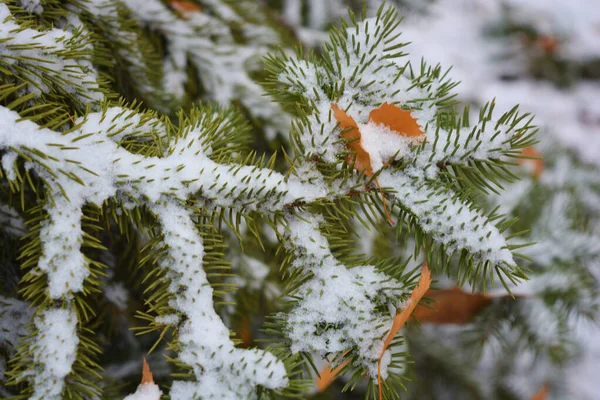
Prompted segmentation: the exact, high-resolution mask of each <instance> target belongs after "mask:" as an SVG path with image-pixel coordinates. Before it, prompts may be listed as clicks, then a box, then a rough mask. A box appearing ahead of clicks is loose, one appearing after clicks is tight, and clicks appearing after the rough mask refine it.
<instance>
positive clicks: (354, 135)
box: [331, 103, 373, 176]
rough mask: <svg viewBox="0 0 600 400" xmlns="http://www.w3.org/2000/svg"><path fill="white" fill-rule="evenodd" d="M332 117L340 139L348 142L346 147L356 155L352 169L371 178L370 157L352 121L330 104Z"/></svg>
mask: <svg viewBox="0 0 600 400" xmlns="http://www.w3.org/2000/svg"><path fill="white" fill-rule="evenodd" d="M331 109H332V110H333V116H334V117H335V119H337V121H338V122H339V127H340V129H342V131H343V132H342V138H344V139H346V140H349V142H348V144H347V146H348V149H350V151H353V152H355V153H356V160H355V162H354V168H356V169H357V170H359V171H361V170H364V173H365V175H367V176H373V167H371V156H370V155H369V153H367V151H366V150H365V148H364V147H363V146H362V143H361V138H362V136H361V133H360V130H359V129H358V125H357V124H356V122H355V121H354V119H353V118H352V117H351V116H349V115H348V114H346V112H345V111H344V110H342V109H341V108H339V107H338V106H337V104H334V103H331Z"/></svg>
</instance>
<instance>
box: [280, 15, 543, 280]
mask: <svg viewBox="0 0 600 400" xmlns="http://www.w3.org/2000/svg"><path fill="white" fill-rule="evenodd" d="M398 23H399V20H398V18H397V15H396V13H395V12H394V11H393V10H391V9H390V10H388V11H386V12H383V11H380V12H379V13H378V15H377V17H376V18H371V19H368V20H365V21H363V22H356V21H353V26H350V27H347V26H346V25H345V26H344V28H345V29H339V30H334V31H333V33H332V34H331V39H330V42H329V43H328V44H327V45H326V46H325V49H326V50H325V51H324V55H323V56H322V57H321V58H319V57H318V56H311V57H302V55H299V56H297V57H295V58H292V57H288V56H286V55H284V54H281V55H280V56H279V57H272V58H271V59H270V60H269V65H270V68H271V71H272V74H273V86H272V89H271V92H272V94H273V95H274V96H275V97H278V98H281V99H282V100H284V101H287V102H290V99H293V100H294V104H295V105H296V107H297V108H298V111H299V112H300V113H305V114H308V115H307V116H306V117H303V118H302V119H300V120H299V121H297V122H296V124H295V128H294V131H293V135H294V139H295V142H294V143H295V144H296V148H297V153H298V154H299V155H300V156H301V157H306V159H312V158H314V157H318V158H319V159H320V160H321V161H322V162H324V163H328V164H336V167H335V168H331V169H330V170H331V171H334V172H333V173H334V174H337V170H339V164H343V163H349V162H350V163H352V164H353V167H354V169H356V170H358V171H359V172H361V171H362V172H363V173H364V175H366V176H367V177H374V179H375V182H377V183H378V184H380V185H381V187H383V188H389V189H390V190H391V191H392V192H393V196H392V197H393V198H394V201H396V204H397V205H398V206H399V207H400V209H401V210H402V211H403V212H401V213H400V215H401V216H402V215H405V213H408V214H410V215H412V216H413V217H415V218H411V219H410V221H411V222H412V223H415V224H416V225H418V226H419V227H420V228H421V229H422V230H423V231H424V232H426V233H427V234H429V235H431V237H433V239H434V240H435V241H436V242H437V243H438V244H440V245H441V248H442V249H443V250H444V251H445V253H446V254H447V255H448V256H451V255H453V254H455V253H458V254H461V255H462V256H464V257H466V260H467V261H469V266H468V267H467V270H466V271H465V274H466V275H468V276H473V275H472V272H473V269H475V268H479V267H483V268H484V269H487V268H494V269H495V270H496V272H497V273H498V275H499V276H500V277H501V279H502V278H503V277H507V278H509V279H510V280H512V279H515V278H518V277H521V276H522V273H521V272H520V271H519V270H518V268H517V267H516V265H515V263H514V261H513V256H512V253H511V249H512V248H516V245H515V246H511V245H508V244H507V242H506V240H505V238H504V237H503V236H502V234H501V232H500V229H499V228H498V227H496V226H495V225H494V224H492V223H491V222H490V221H489V220H488V218H487V217H485V216H483V215H482V212H481V211H479V210H478V208H477V207H476V205H475V204H474V203H472V202H471V201H468V200H466V199H467V198H468V192H469V190H470V189H472V188H477V189H482V190H485V188H489V187H491V185H490V183H489V182H492V183H497V181H496V180H495V177H501V178H504V177H507V176H510V173H508V172H507V170H506V168H505V164H508V161H507V159H508V157H515V156H517V155H518V154H519V153H520V152H521V149H522V148H523V147H525V146H527V145H529V144H531V142H532V135H533V134H534V133H535V127H533V126H531V125H530V123H531V119H530V118H528V115H527V114H525V115H519V114H518V113H517V108H516V107H515V108H514V109H512V110H510V111H508V112H506V113H505V114H503V115H502V116H501V117H500V118H499V119H498V120H494V119H493V115H492V111H493V104H492V105H491V106H490V105H486V106H485V107H483V108H482V109H481V111H480V120H479V122H478V123H477V124H475V125H474V126H470V124H469V121H468V115H465V117H464V118H463V119H458V118H456V117H455V116H454V115H451V114H450V113H449V112H448V111H447V110H444V109H443V107H444V105H448V104H449V103H446V100H445V99H447V98H451V97H452V95H451V93H450V90H451V89H452V88H453V87H454V85H455V84H454V83H453V82H451V81H449V80H446V79H445V76H444V74H443V73H442V71H441V68H440V67H436V68H431V67H427V66H426V65H425V64H422V66H421V68H420V72H419V71H417V73H416V72H415V71H414V70H413V68H412V66H410V64H407V65H406V66H402V67H401V66H399V63H398V62H397V60H396V62H393V60H394V59H398V58H400V57H401V56H402V54H401V51H400V50H401V48H402V47H403V44H402V43H398V42H397V40H396V36H397V35H395V34H394V32H397V31H396V29H395V28H396V27H397V25H398ZM400 121H401V122H400ZM351 152H353V153H356V157H355V158H352V155H351V156H350V158H349V156H348V153H351ZM448 165H451V166H454V167H457V168H461V167H462V168H463V169H462V171H460V172H462V174H463V175H464V176H466V177H467V178H468V182H466V183H469V184H470V186H471V187H469V189H468V190H465V191H464V192H456V188H457V187H459V186H461V185H465V184H466V183H463V182H462V181H461V183H460V184H459V185H457V182H456V181H457V180H458V179H459V177H458V176H457V175H458V174H457V173H446V172H447V171H446V167H447V166H448ZM442 172H444V174H443V175H444V176H443V177H440V175H442ZM461 180H466V179H462V178H461ZM502 223H503V222H502ZM502 223H501V224H502ZM499 225H500V224H499ZM463 252H466V253H464V254H463ZM478 270H479V269H478ZM475 275H478V274H475Z"/></svg>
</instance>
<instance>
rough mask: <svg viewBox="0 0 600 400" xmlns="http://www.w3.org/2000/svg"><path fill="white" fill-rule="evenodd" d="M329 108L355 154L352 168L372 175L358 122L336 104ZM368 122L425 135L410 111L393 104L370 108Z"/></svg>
mask: <svg viewBox="0 0 600 400" xmlns="http://www.w3.org/2000/svg"><path fill="white" fill-rule="evenodd" d="M331 109H332V110H333V116H334V118H335V119H336V120H337V121H338V124H339V125H338V126H339V128H340V129H341V130H342V134H341V136H342V138H343V139H345V140H347V141H348V143H347V146H348V149H349V150H350V151H352V152H354V153H355V154H356V159H355V160H354V168H355V169H356V170H358V171H362V172H363V173H364V174H365V175H366V176H369V177H371V176H373V175H374V171H373V166H372V164H371V154H369V152H368V151H367V150H365V148H364V146H363V144H362V134H361V132H360V128H359V127H358V124H357V123H356V121H355V120H354V119H353V118H352V117H351V116H349V115H348V114H347V113H346V112H345V111H344V110H342V109H341V108H339V107H338V105H337V104H335V103H331ZM369 122H371V123H374V124H378V125H384V126H386V127H387V128H388V129H390V130H391V131H392V132H395V133H397V134H398V135H400V136H404V137H411V138H424V137H425V133H424V132H423V130H421V127H420V126H419V124H418V123H417V120H416V119H415V118H414V117H413V116H412V115H411V112H410V111H407V110H403V109H401V108H400V107H398V106H396V105H394V104H389V103H383V104H382V105H381V106H380V107H379V108H376V109H374V110H372V111H371V112H370V113H369ZM351 161H352V160H351V159H350V160H349V162H351ZM375 183H376V184H377V187H378V188H379V192H380V193H381V197H382V200H383V208H384V211H385V214H386V216H387V218H388V220H389V221H390V223H391V224H392V225H394V221H393V220H392V218H391V217H390V214H389V212H388V210H387V205H386V201H385V196H384V194H383V191H382V190H381V187H380V186H379V182H378V181H377V179H375Z"/></svg>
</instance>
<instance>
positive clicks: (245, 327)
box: [240, 317, 252, 347]
mask: <svg viewBox="0 0 600 400" xmlns="http://www.w3.org/2000/svg"><path fill="white" fill-rule="evenodd" d="M240 325H241V326H240V339H242V346H243V347H250V346H251V345H252V332H251V326H250V319H249V318H247V317H244V318H243V319H242V321H241V324H240Z"/></svg>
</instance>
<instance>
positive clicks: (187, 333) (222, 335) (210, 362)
mask: <svg viewBox="0 0 600 400" xmlns="http://www.w3.org/2000/svg"><path fill="white" fill-rule="evenodd" d="M152 211H153V212H154V213H155V214H156V215H157V216H158V220H159V223H160V225H161V227H162V232H163V235H164V243H165V244H166V245H167V247H168V254H167V255H166V256H165V257H164V259H163V260H161V266H162V267H163V268H166V269H167V270H168V271H169V274H168V276H169V278H170V280H171V284H170V286H169V291H170V292H171V293H172V294H173V295H174V297H175V299H174V300H173V301H171V306H172V307H173V308H174V309H175V310H176V311H177V312H179V313H180V314H181V315H182V316H184V321H183V323H182V325H181V326H180V327H179V335H178V342H179V344H180V351H179V360H181V361H182V362H184V363H185V364H187V365H189V366H191V367H192V370H193V372H194V376H195V377H196V381H195V382H189V381H174V382H173V384H172V387H171V397H172V398H173V399H180V400H185V399H190V400H191V399H196V398H198V397H199V396H202V397H206V398H215V399H246V398H251V394H252V393H253V391H254V389H255V387H256V386H257V385H261V386H263V387H266V388H269V389H282V388H284V387H285V386H287V382H288V379H287V377H286V370H285V367H284V366H283V363H282V362H281V361H279V360H277V358H276V357H275V356H274V355H272V354H270V353H268V352H265V351H262V350H258V349H251V350H245V349H239V348H236V347H235V346H234V343H233V342H232V341H231V339H230V338H229V328H227V327H226V326H225V324H223V321H222V320H221V318H220V317H219V315H217V313H216V311H215V309H214V306H213V290H212V288H211V286H210V284H209V282H208V280H207V278H206V273H205V272H204V270H203V269H202V257H203V256H204V247H203V244H202V238H201V237H200V235H199V233H198V232H197V230H196V227H195V226H194V224H193V222H192V219H191V217H190V215H189V213H188V212H187V211H186V210H185V209H184V208H182V207H181V206H177V205H175V204H172V203H169V202H165V203H164V205H161V204H156V205H154V206H153V207H152Z"/></svg>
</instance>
